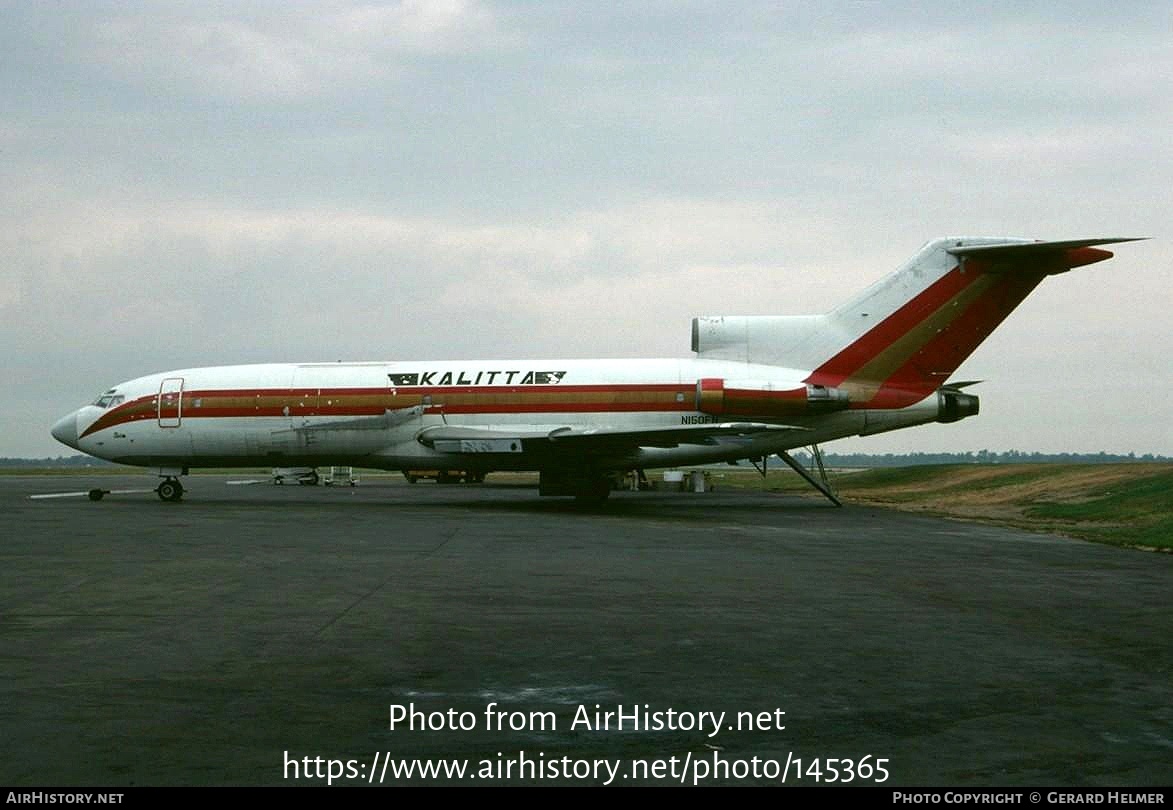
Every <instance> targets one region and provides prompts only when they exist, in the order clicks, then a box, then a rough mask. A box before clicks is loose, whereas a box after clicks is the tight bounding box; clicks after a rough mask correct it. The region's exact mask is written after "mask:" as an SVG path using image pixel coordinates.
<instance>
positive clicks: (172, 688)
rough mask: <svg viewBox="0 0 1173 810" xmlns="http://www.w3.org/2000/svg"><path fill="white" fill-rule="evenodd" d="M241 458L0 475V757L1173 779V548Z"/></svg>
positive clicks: (319, 766)
mask: <svg viewBox="0 0 1173 810" xmlns="http://www.w3.org/2000/svg"><path fill="white" fill-rule="evenodd" d="M242 478H248V476H239V475H237V476H192V477H189V478H187V479H185V481H184V483H185V486H186V487H187V495H186V497H185V499H184V501H183V502H182V503H178V504H171V503H162V502H160V501H159V500H158V499H157V498H156V497H155V496H154V495H153V494H150V493H147V494H128V495H121V496H120V495H111V496H107V497H106V499H105V500H103V501H101V502H98V503H93V502H90V501H89V500H87V499H85V498H73V499H60V500H30V499H29V498H28V496H29V495H31V494H35V493H48V492H62V491H75V490H83V489H88V488H89V487H91V486H97V485H100V486H102V487H104V488H108V489H122V488H124V489H134V488H150V487H153V486H154V484H155V479H153V478H151V477H150V476H147V475H141V476H134V475H131V476H125V477H123V476H93V477H86V476H77V475H69V476H35V477H33V476H29V477H16V476H4V477H0V535H2V538H3V540H2V542H0V729H2V732H3V733H2V739H3V750H2V752H0V784H6V785H25V786H32V785H40V786H58V787H63V786H70V785H90V786H131V785H255V784H267V785H324V784H326V783H327V782H330V783H332V784H335V785H340V784H341V785H349V784H372V783H373V784H380V783H381V784H384V785H391V784H398V783H400V782H404V781H414V782H417V783H427V784H484V783H493V784H496V783H501V784H607V783H610V784H628V785H630V784H663V783H669V784H671V783H679V784H694V783H699V784H782V783H783V782H784V783H785V784H787V785H794V784H797V785H814V784H825V783H829V782H838V783H844V782H849V783H850V784H855V785H871V784H877V783H882V784H884V785H886V786H900V785H934V786H958V787H965V786H973V787H980V786H1031V785H1052V786H1073V787H1074V786H1134V787H1135V786H1160V785H1169V784H1171V783H1173V633H1171V632H1170V628H1171V627H1173V623H1171V621H1170V613H1169V608H1170V595H1171V594H1173V556H1171V555H1162V554H1152V553H1144V552H1139V551H1133V550H1123V549H1119V548H1112V547H1106V546H1098V545H1094V544H1090V543H1085V542H1081V541H1077V540H1071V539H1067V538H1061V537H1054V536H1044V535H1036V534H1030V533H1026V532H1022V531H1015V530H1010V529H1004V528H997V527H993V526H989V525H980V524H972V523H963V522H957V521H950V520H943V519H938V518H931V517H923V516H917V515H910V514H903V513H899V512H894V511H886V510H882V509H878V508H872V507H863V506H853V505H850V504H848V505H847V506H846V507H845V508H843V509H836V508H834V507H832V506H831V505H830V504H829V503H827V502H826V501H825V500H823V499H822V498H820V497H818V496H813V497H811V498H804V497H794V496H781V495H775V494H768V493H759V492H735V491H732V490H730V491H720V490H718V491H716V492H712V493H707V494H687V493H676V492H644V493H626V492H625V493H616V494H615V495H614V496H613V497H612V499H611V500H610V501H608V502H607V503H606V504H604V505H601V506H594V507H590V508H581V507H579V506H576V505H575V504H574V503H573V502H572V501H567V500H564V499H544V498H539V497H538V496H537V493H536V491H535V490H534V489H531V488H525V487H519V486H512V485H506V484H500V483H494V481H493V477H492V476H490V477H489V479H488V481H487V482H486V483H485V484H483V485H455V486H440V485H437V484H432V483H420V484H417V485H415V486H410V485H408V484H407V483H406V482H404V481H402V480H399V479H394V478H375V479H370V480H363V481H362V482H360V484H359V486H357V487H354V488H350V487H330V488H326V487H301V486H284V487H277V486H272V485H270V484H267V483H266V484H257V485H253V486H226V482H227V481H229V480H240V479H242ZM397 707H398V708H397ZM397 713H398V719H397ZM607 713H610V714H611V716H610V717H608V716H607ZM783 713H784V714H783ZM462 725H463V726H465V727H464V728H461V726H462ZM422 761H428V762H430V763H432V765H431V766H430V767H437V768H439V767H441V762H442V761H443V767H448V768H450V769H451V768H454V767H455V764H458V763H464V764H465V766H466V767H467V768H468V769H469V770H467V771H466V772H465V773H464V776H463V777H462V776H460V775H459V774H458V772H457V771H455V770H449V771H447V772H445V771H439V772H434V773H429V774H427V775H424V776H422V777H421V775H420V772H419V771H413V772H412V774H413V777H414V778H413V779H408V778H407V776H406V775H405V771H404V770H403V769H404V768H406V767H411V768H417V767H422V766H421V765H420V763H421V762H422ZM845 761H846V762H845ZM291 763H292V765H291ZM412 763H414V764H412ZM389 765H390V767H388V766H389ZM796 765H797V767H796ZM706 769H707V772H706ZM832 771H834V775H835V778H834V779H832ZM881 772H882V774H883V779H882V780H881V778H880V777H881ZM335 773H336V774H337V775H335ZM396 774H398V777H397V776H396ZM849 774H850V779H848V775H849Z"/></svg>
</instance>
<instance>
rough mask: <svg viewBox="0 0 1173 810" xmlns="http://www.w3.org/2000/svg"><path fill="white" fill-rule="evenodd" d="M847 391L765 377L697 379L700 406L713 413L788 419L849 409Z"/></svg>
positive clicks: (699, 407) (703, 411)
mask: <svg viewBox="0 0 1173 810" xmlns="http://www.w3.org/2000/svg"><path fill="white" fill-rule="evenodd" d="M848 404H849V398H848V396H847V392H846V391H841V390H839V389H838V388H828V387H827V386H824V385H800V386H798V387H795V388H781V387H779V386H778V385H777V384H775V383H770V382H766V381H762V380H725V379H721V378H719V377H707V378H704V379H700V380H697V383H696V409H697V410H698V411H700V412H701V413H707V414H711V415H712V416H744V417H756V418H759V419H785V418H791V417H797V416H809V415H811V414H815V413H826V412H827V411H837V410H841V409H843V408H846V407H847V406H848Z"/></svg>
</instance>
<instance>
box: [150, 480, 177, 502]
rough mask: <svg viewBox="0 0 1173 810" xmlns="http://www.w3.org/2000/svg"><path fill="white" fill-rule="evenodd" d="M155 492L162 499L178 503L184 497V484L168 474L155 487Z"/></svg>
mask: <svg viewBox="0 0 1173 810" xmlns="http://www.w3.org/2000/svg"><path fill="white" fill-rule="evenodd" d="M155 494H156V495H158V496H159V500H161V501H170V502H171V503H178V502H179V501H180V499H182V498H183V484H181V483H179V479H178V478H175V477H174V476H170V475H169V476H167V477H166V478H165V479H164V480H163V481H162V483H160V484H159V486H157V487H155Z"/></svg>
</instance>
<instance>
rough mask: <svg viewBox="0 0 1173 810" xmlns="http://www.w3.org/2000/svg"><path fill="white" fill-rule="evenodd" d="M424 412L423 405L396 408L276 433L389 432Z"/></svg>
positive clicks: (315, 423)
mask: <svg viewBox="0 0 1173 810" xmlns="http://www.w3.org/2000/svg"><path fill="white" fill-rule="evenodd" d="M423 412H424V406H423V405H415V406H413V407H410V408H396V409H394V410H387V411H384V412H383V413H381V414H375V415H374V416H351V417H349V418H347V419H336V420H334V421H332V422H314V423H311V424H308V425H301V426H299V427H291V428H286V429H285V430H277V431H274V432H275V433H318V432H327V431H334V430H387V429H389V428H393V427H397V426H398V425H402V424H404V423H405V422H410V421H411V420H412V419H415V418H416V417H417V416H419V415H420V414H422V413H423Z"/></svg>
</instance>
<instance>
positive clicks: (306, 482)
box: [298, 472, 319, 487]
mask: <svg viewBox="0 0 1173 810" xmlns="http://www.w3.org/2000/svg"><path fill="white" fill-rule="evenodd" d="M318 480H319V479H318V474H317V472H312V473H310V474H309V475H307V476H306V477H305V478H302V479H301V480H300V481H298V483H299V484H301V485H302V486H306V487H316V486H317V485H318Z"/></svg>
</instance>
